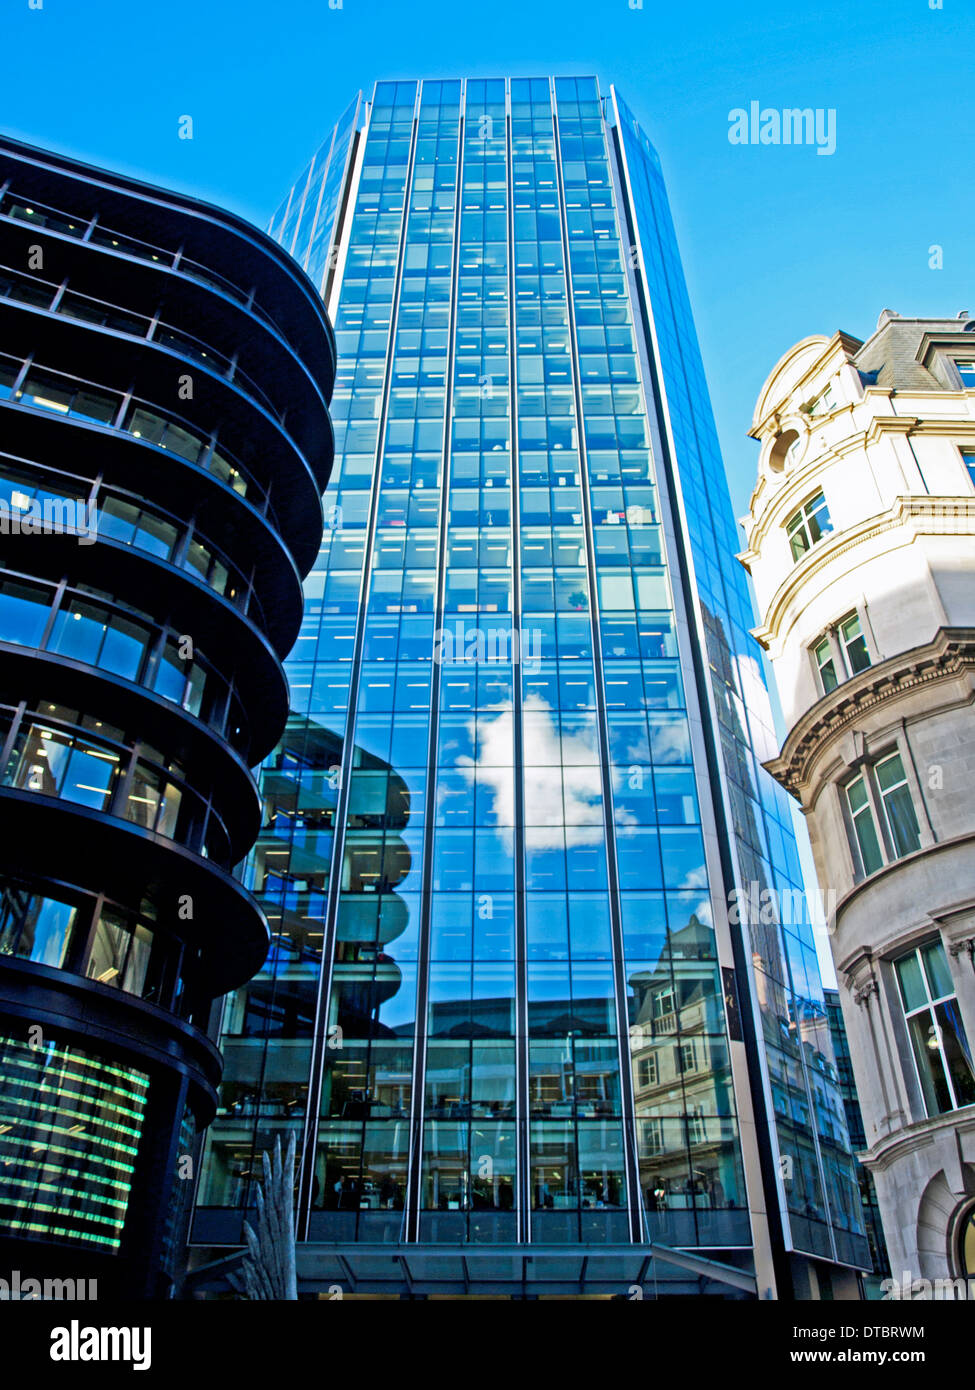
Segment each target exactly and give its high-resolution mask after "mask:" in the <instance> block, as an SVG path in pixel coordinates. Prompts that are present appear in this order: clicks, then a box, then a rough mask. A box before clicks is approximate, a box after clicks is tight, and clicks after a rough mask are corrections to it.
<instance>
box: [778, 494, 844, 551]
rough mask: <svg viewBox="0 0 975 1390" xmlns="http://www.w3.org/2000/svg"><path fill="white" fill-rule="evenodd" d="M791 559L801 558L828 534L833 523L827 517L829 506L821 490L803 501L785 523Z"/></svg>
mask: <svg viewBox="0 0 975 1390" xmlns="http://www.w3.org/2000/svg"><path fill="white" fill-rule="evenodd" d="M785 529H786V534H787V535H788V537H789V544H790V546H791V547H792V558H793V560H801V559H802V557H803V555H805V554H806V552H807V551H808V550H811V549H812V547H813V546H814V545H815V544H816V542H817V541H819V540H822V538H823V536H826V535H828V534H829V532H830V531H832V529H833V523H832V522H831V521H830V519H829V508H828V507H827V505H826V498H825V497H824V496H823V494H822V493H821V492H817V493H816V495H815V497H810V498H809V501H808V502H804V503H803V504H802V506H801V507H800V508H799V510H798V511H797V512H795V513H794V514H793V515H792V516H791V517H790V518H789V520H788V521H787V522H786V524H785Z"/></svg>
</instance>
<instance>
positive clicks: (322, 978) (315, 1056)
mask: <svg viewBox="0 0 975 1390" xmlns="http://www.w3.org/2000/svg"><path fill="white" fill-rule="evenodd" d="M419 100H420V89H419V84H418V86H417V96H416V104H415V106H414V110H413V130H412V135H411V139H410V155H409V161H408V164H407V170H406V184H405V188H404V192H403V215H402V219H401V221H400V239H399V249H398V253H397V259H396V276H395V279H394V283H393V297H392V300H391V302H390V319H389V341H388V343H387V345H386V359H385V368H384V374H383V386H382V396H381V405H380V411H379V422H378V426H377V434H376V453H375V461H374V464H373V474H372V489H371V494H370V499H369V524H368V526H367V528H366V544H365V551H364V554H363V558H362V575H361V578H360V581H359V602H358V609H357V619H356V631H355V642H354V644H353V654H352V671H351V675H350V680H349V707H348V711H347V714H346V721H345V733H344V736H343V741H342V753H341V759H340V765H339V767H340V770H339V787H338V791H339V795H338V801H337V804H336V808H335V831H334V837H333V840H332V855H331V860H330V862H329V873H328V903H327V905H326V909H325V932H324V939H323V941H322V968H321V973H320V975H319V988H318V999H317V1001H316V1005H315V1022H314V1025H313V1029H312V1058H311V1072H310V1077H309V1084H308V1106H307V1110H306V1116H305V1129H304V1137H303V1142H302V1151H301V1160H300V1161H301V1176H300V1183H299V1191H298V1221H297V1224H296V1235H297V1238H298V1239H299V1240H307V1238H308V1223H309V1219H310V1207H311V1194H312V1190H313V1184H314V1174H315V1148H316V1144H317V1138H318V1107H319V1104H320V1097H321V1089H322V1080H323V1076H324V1057H325V1049H326V1045H327V1036H326V1035H327V1032H328V1015H329V1009H330V1006H331V996H332V980H333V976H334V966H335V959H334V958H335V940H336V934H337V929H338V914H339V895H340V891H341V870H342V863H343V860H344V857H345V831H346V817H347V814H348V807H349V788H350V783H351V780H352V757H353V752H354V735H355V724H356V715H357V713H358V707H359V679H360V676H361V672H362V650H363V646H364V644H365V628H366V621H365V615H366V596H367V594H368V592H369V581H370V578H371V574H370V571H371V564H372V552H373V546H374V544H375V538H376V519H377V516H378V513H379V488H380V478H381V474H382V459H383V436H384V431H385V428H386V418H387V414H388V410H389V393H390V382H391V381H392V362H393V350H394V345H395V342H396V324H397V319H398V316H399V297H400V288H401V285H402V280H403V261H404V255H405V248H406V224H407V220H408V217H409V208H410V199H411V196H412V188H413V163H414V157H415V155H416V138H417V124H418V113H419ZM394 109H395V108H394ZM366 134H368V132H366ZM353 221H354V218H353ZM351 228H352V222H350V223H349V230H350V234H351ZM317 660H318V654H317V651H316V664H317Z"/></svg>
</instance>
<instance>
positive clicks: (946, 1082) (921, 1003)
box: [894, 941, 975, 1115]
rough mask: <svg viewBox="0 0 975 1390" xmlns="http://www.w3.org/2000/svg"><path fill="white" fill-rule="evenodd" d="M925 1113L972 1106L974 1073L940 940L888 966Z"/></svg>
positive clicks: (973, 1102)
mask: <svg viewBox="0 0 975 1390" xmlns="http://www.w3.org/2000/svg"><path fill="white" fill-rule="evenodd" d="M894 969H895V972H896V975H897V984H898V988H899V990H900V996H901V1003H902V1004H903V1006H904V1017H905V1019H906V1021H907V1029H908V1032H909V1033H910V1035H911V1046H912V1048H913V1050H914V1060H915V1062H916V1064H917V1072H918V1080H919V1081H920V1083H921V1091H922V1093H923V1095H924V1104H925V1107H926V1109H927V1113H928V1115H943V1114H945V1112H946V1111H948V1110H957V1109H959V1108H960V1107H961V1106H963V1105H972V1104H975V1070H973V1066H972V1052H971V1048H970V1047H969V1044H968V1038H967V1036H966V1033H965V1026H964V1024H963V1022H962V1019H961V1013H960V1012H959V1009H958V1001H957V999H956V998H955V991H954V987H953V985H952V980H951V971H950V970H949V968H948V959H947V957H946V955H945V953H944V948H943V946H942V945H941V942H940V941H930V942H928V943H927V944H926V945H924V946H920V947H917V948H916V949H915V950H913V951H909V952H908V953H907V955H904V956H901V957H900V958H899V959H898V960H895V962H894Z"/></svg>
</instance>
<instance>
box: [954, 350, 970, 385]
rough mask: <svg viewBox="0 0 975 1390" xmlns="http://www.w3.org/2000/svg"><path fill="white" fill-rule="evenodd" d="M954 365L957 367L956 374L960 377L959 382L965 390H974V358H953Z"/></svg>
mask: <svg viewBox="0 0 975 1390" xmlns="http://www.w3.org/2000/svg"><path fill="white" fill-rule="evenodd" d="M955 366H956V367H957V368H958V375H959V376H960V377H961V384H962V386H964V388H965V390H966V391H971V390H975V359H973V358H971V357H969V358H967V359H966V358H961V359H958V358H956V359H955Z"/></svg>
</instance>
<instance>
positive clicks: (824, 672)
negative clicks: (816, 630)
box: [813, 637, 840, 695]
mask: <svg viewBox="0 0 975 1390" xmlns="http://www.w3.org/2000/svg"><path fill="white" fill-rule="evenodd" d="M813 656H815V658H816V665H817V667H818V668H819V679H820V680H821V682H822V685H823V694H824V695H828V694H829V693H830V691H831V690H835V689H836V687H837V686H838V685H839V683H840V678H839V676H838V675H837V674H836V657H835V656H834V654H833V644H832V642H831V641H830V640H829V638H828V637H824V638H823V639H822V641H821V642H817V644H816V646H815V647H813Z"/></svg>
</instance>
